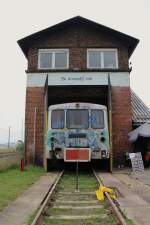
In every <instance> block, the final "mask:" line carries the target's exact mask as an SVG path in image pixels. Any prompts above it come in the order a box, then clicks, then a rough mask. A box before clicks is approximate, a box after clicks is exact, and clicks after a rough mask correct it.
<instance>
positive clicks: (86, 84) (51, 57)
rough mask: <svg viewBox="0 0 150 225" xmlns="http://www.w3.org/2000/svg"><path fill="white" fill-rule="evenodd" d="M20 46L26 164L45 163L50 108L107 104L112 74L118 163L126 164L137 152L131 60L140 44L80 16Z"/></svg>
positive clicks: (131, 38)
mask: <svg viewBox="0 0 150 225" xmlns="http://www.w3.org/2000/svg"><path fill="white" fill-rule="evenodd" d="M18 44H19V46H20V47H21V49H22V51H23V53H24V55H25V57H26V58H27V60H28V68H27V71H26V73H27V88H26V112H25V159H26V162H27V163H28V164H30V163H32V161H33V157H35V161H36V163H37V164H39V165H43V163H44V162H45V136H46V111H47V109H48V106H49V105H52V104H59V103H66V102H77V101H80V102H91V103H97V104H103V105H106V106H108V75H109V77H110V83H111V89H112V92H111V93H112V127H113V138H112V141H113V161H114V165H120V164H122V163H124V153H125V152H129V151H131V149H132V147H131V146H130V144H129V142H128V139H127V134H128V133H129V132H130V131H131V129H132V115H131V114H132V112H131V96H130V68H129V58H130V56H131V55H132V53H133V51H134V49H135V48H136V46H137V44H138V40H137V39H136V38H133V37H131V36H128V35H126V34H123V33H121V32H118V31H116V30H113V29H110V28H108V27H105V26H103V25H100V24H98V23H95V22H93V21H90V20H88V19H85V18H83V17H80V16H77V17H74V18H71V19H69V20H66V21H64V22H61V23H59V24H56V25H54V26H52V27H49V28H47V29H45V30H42V31H39V32H37V33H35V34H32V35H30V36H28V37H25V38H23V39H21V40H19V41H18ZM35 110H36V118H35ZM35 120H36V123H35ZM35 126H36V129H35ZM34 151H35V152H34ZM34 153H35V156H33V155H34Z"/></svg>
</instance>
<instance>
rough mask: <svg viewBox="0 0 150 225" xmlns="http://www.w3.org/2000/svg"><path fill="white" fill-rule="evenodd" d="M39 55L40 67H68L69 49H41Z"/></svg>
mask: <svg viewBox="0 0 150 225" xmlns="http://www.w3.org/2000/svg"><path fill="white" fill-rule="evenodd" d="M38 57H39V58H38V68H39V69H68V66H69V50H68V49H40V50H39V56H38Z"/></svg>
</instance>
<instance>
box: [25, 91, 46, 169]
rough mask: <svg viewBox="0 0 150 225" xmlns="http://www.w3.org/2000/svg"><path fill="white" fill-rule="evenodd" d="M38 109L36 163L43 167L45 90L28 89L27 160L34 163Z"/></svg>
mask: <svg viewBox="0 0 150 225" xmlns="http://www.w3.org/2000/svg"><path fill="white" fill-rule="evenodd" d="M35 107H37V116H36V134H35V162H36V164H38V165H43V150H44V88H39V87H28V88H27V90H26V113H25V159H26V163H27V164H30V163H32V162H33V152H34V111H35Z"/></svg>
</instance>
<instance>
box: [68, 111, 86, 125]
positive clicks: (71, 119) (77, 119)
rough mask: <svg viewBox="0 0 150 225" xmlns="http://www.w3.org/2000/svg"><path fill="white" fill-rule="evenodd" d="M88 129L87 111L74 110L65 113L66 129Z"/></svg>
mask: <svg viewBox="0 0 150 225" xmlns="http://www.w3.org/2000/svg"><path fill="white" fill-rule="evenodd" d="M88 127H89V112H88V110H84V109H83V110H82V109H75V110H68V111H67V128H74V129H87V128H88Z"/></svg>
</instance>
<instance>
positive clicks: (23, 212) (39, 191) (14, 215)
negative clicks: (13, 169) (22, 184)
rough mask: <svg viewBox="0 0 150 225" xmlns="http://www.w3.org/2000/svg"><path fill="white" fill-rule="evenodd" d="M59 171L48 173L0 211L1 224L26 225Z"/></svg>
mask: <svg viewBox="0 0 150 225" xmlns="http://www.w3.org/2000/svg"><path fill="white" fill-rule="evenodd" d="M57 175H58V173H47V174H45V175H43V176H42V177H41V178H40V179H39V180H38V181H37V182H35V184H33V185H32V186H31V187H30V188H29V189H28V190H26V191H25V192H24V193H23V194H21V195H20V196H19V197H18V198H17V199H16V200H15V201H13V202H12V203H11V204H10V205H9V206H8V207H6V208H5V209H4V210H3V211H2V212H0V225H24V224H26V223H27V220H28V218H29V217H30V216H31V215H32V214H33V213H34V212H35V211H36V210H37V209H38V207H39V206H40V204H41V202H42V200H43V198H44V196H45V195H46V193H47V191H48V190H49V189H50V186H51V185H52V184H53V183H54V181H55V179H56V178H57Z"/></svg>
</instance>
